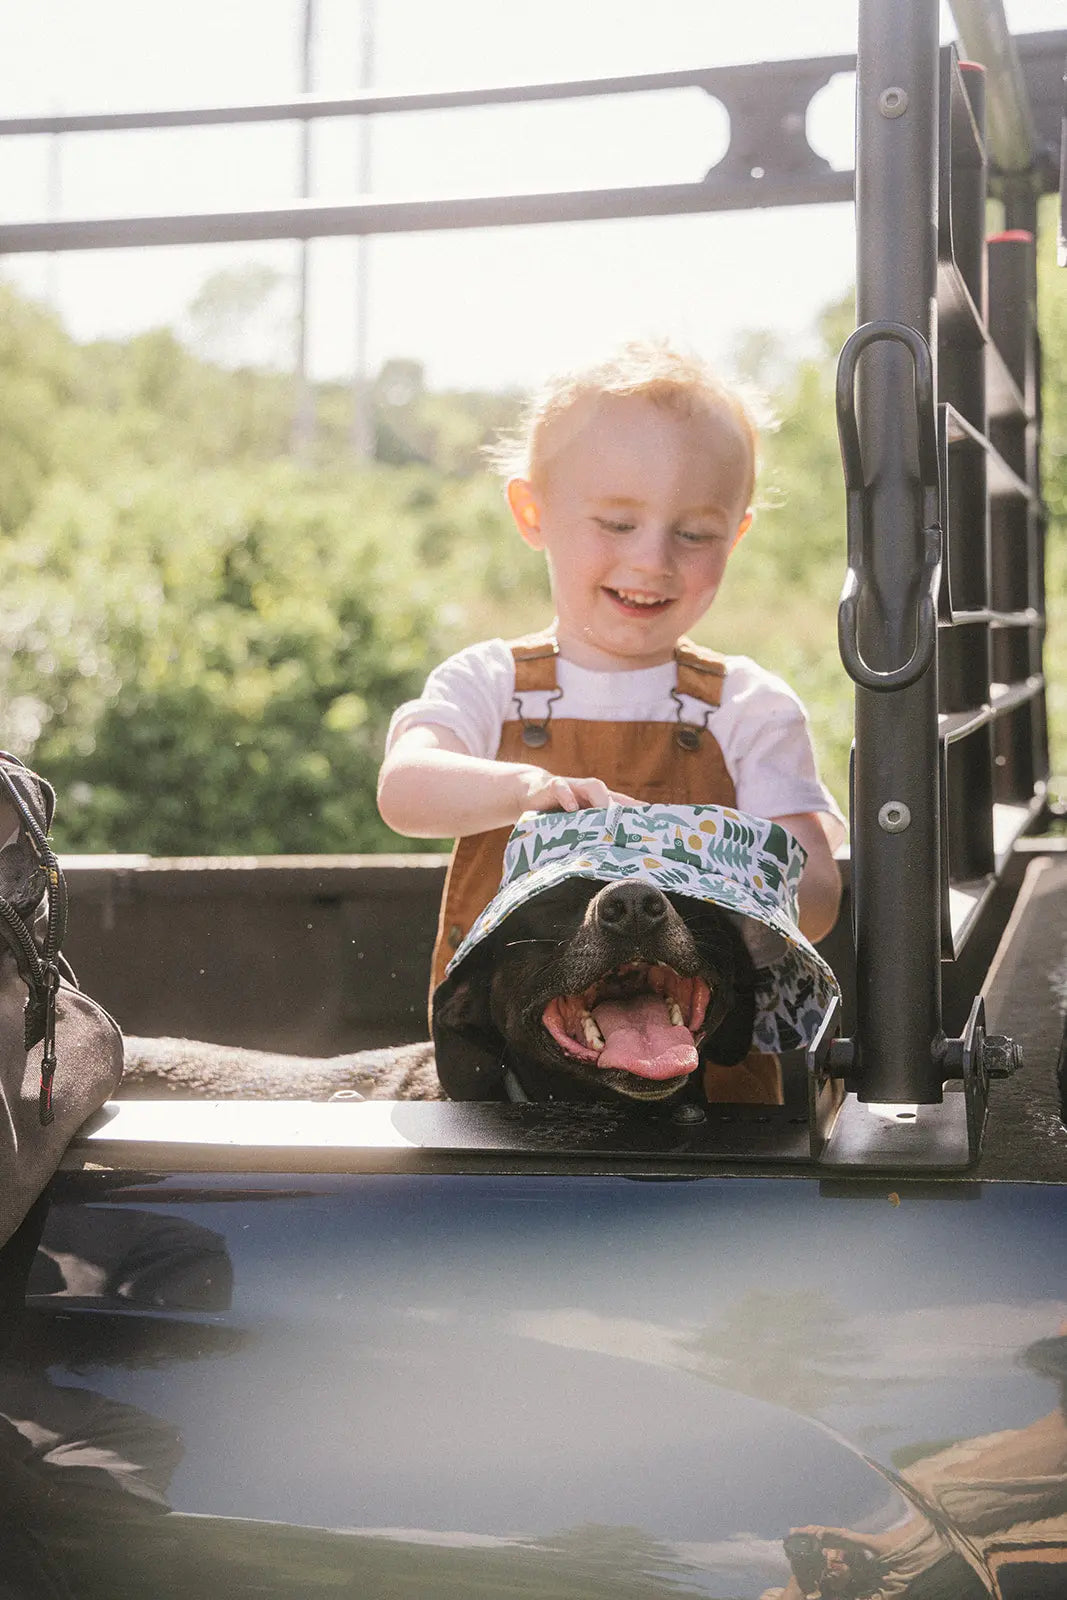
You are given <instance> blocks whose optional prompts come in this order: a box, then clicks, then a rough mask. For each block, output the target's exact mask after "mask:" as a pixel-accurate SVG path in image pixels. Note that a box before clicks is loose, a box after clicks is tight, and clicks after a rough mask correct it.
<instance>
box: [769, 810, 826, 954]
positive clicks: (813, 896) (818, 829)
mask: <svg viewBox="0 0 1067 1600" xmlns="http://www.w3.org/2000/svg"><path fill="white" fill-rule="evenodd" d="M774 821H775V822H780V823H781V824H782V827H783V828H788V830H789V832H790V833H791V834H792V835H793V837H794V839H799V841H800V843H801V844H802V845H803V846H804V848H805V850H806V851H807V852H808V859H807V861H806V862H805V864H804V875H803V877H802V878H801V880H800V892H799V894H798V896H797V898H798V901H799V905H800V931H801V933H803V934H805V935H806V936H807V937H808V938H809V939H810V940H811V942H812V943H813V944H815V943H816V942H817V941H818V940H819V939H822V938H825V936H826V935H827V934H828V933H829V932H830V929H831V928H832V927H833V925H834V923H835V922H836V921H837V913H838V910H839V908H840V905H841V874H840V873H839V872H838V870H837V863H836V862H835V860H834V857H833V852H832V851H831V849H830V846H829V843H828V841H827V838H826V832H825V829H824V828H823V825H822V821H821V819H820V817H819V815H818V813H817V812H814V811H802V812H798V813H796V814H795V815H793V816H790V817H775V818H774Z"/></svg>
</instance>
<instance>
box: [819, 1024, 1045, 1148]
mask: <svg viewBox="0 0 1067 1600" xmlns="http://www.w3.org/2000/svg"><path fill="white" fill-rule="evenodd" d="M836 1024H837V1007H836V1005H835V1006H833V1007H831V1009H830V1010H829V1011H828V1012H827V1014H826V1017H825V1019H824V1022H823V1025H822V1027H821V1028H820V1030H819V1032H818V1034H817V1035H816V1037H815V1039H814V1041H813V1042H812V1045H811V1047H810V1049H809V1050H808V1124H809V1135H810V1140H811V1158H812V1160H813V1161H816V1162H818V1163H819V1165H820V1166H824V1167H833V1168H837V1169H841V1168H848V1169H851V1170H853V1171H863V1172H871V1171H879V1170H886V1169H889V1170H897V1171H900V1172H903V1173H909V1172H923V1171H929V1172H935V1171H959V1170H961V1169H964V1168H967V1167H972V1166H973V1165H974V1164H975V1162H976V1161H977V1160H978V1158H979V1156H980V1155H981V1153H982V1137H983V1134H984V1132H985V1124H986V1115H987V1111H988V1103H989V1084H990V1081H991V1080H992V1079H994V1078H1006V1077H1010V1076H1011V1074H1012V1073H1013V1072H1015V1071H1017V1069H1018V1068H1019V1067H1020V1066H1021V1064H1022V1055H1021V1051H1020V1050H1019V1047H1018V1045H1017V1044H1016V1043H1015V1041H1014V1040H1012V1039H1008V1038H1005V1037H1003V1036H1002V1035H998V1034H992V1035H991V1034H987V1033H986V1025H985V1002H984V1000H983V998H982V996H981V995H978V997H977V998H976V999H975V1001H974V1004H973V1005H972V1007H971V1012H970V1016H969V1017H968V1018H967V1026H966V1027H965V1028H964V1030H963V1035H962V1037H961V1038H959V1039H945V1040H943V1042H942V1043H941V1045H940V1047H939V1049H938V1051H937V1054H938V1058H939V1062H940V1065H941V1067H942V1069H943V1071H944V1075H945V1080H946V1093H945V1094H944V1096H943V1098H942V1100H941V1103H940V1104H939V1105H916V1106H910V1105H909V1106H904V1105H900V1106H872V1105H869V1104H867V1103H866V1102H864V1101H861V1100H860V1099H859V1097H858V1095H857V1094H856V1093H855V1092H854V1090H850V1091H849V1092H848V1093H845V1092H844V1090H845V1081H844V1075H846V1074H847V1077H848V1081H849V1083H851V1084H855V1082H856V1078H855V1076H854V1066H855V1046H854V1044H853V1042H852V1041H851V1040H850V1039H839V1038H837V1037H835V1033H836ZM835 1073H838V1074H842V1076H840V1077H836V1076H835V1075H834V1074H835ZM956 1080H958V1081H956Z"/></svg>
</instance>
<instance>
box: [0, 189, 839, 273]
mask: <svg viewBox="0 0 1067 1600" xmlns="http://www.w3.org/2000/svg"><path fill="white" fill-rule="evenodd" d="M851 196H852V173H851V172H832V171H829V170H827V171H826V172H821V173H814V174H803V175H801V176H798V177H795V178H792V179H789V180H783V179H773V180H771V179H759V178H728V179H724V180H717V179H715V178H714V177H711V178H708V179H706V180H705V181H704V182H702V183H673V184H659V185H646V186H642V187H639V188H634V189H576V190H569V191H564V192H563V193H557V194H520V195H488V196H484V197H481V196H479V197H475V198H471V199H466V198H464V199H453V200H374V201H366V202H364V203H362V204H357V205H324V204H321V203H319V202H317V201H316V202H309V203H307V204H305V205H285V206H271V207H267V208H264V209H261V210H257V211H220V212H211V211H209V212H202V213H200V214H199V215H195V216H156V217H101V218H88V219H82V220H78V221H71V222H6V223H2V224H0V255H24V254H32V253H34V252H36V251H57V250H108V249H111V250H115V249H123V248H127V247H132V246H138V247H140V246H145V245H170V244H219V243H224V242H230V241H235V240H251V239H318V238H327V237H341V236H344V235H352V234H386V233H427V232H434V231H437V230H439V229H444V228H449V229H459V228H500V227H514V226H522V225H529V224H532V223H544V222H588V221H593V220H598V219H599V220H606V219H611V218H617V217H666V216H681V215H687V214H691V213H699V212H710V211H739V210H745V209H749V208H755V207H762V206H790V205H808V204H812V203H826V202H830V201H835V200H848V199H850V198H851Z"/></svg>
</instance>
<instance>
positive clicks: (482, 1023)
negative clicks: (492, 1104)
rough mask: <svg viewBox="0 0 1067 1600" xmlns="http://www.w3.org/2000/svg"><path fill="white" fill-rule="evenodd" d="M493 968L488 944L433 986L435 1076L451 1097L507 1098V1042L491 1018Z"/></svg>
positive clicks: (475, 1098)
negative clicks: (504, 1064)
mask: <svg viewBox="0 0 1067 1600" xmlns="http://www.w3.org/2000/svg"><path fill="white" fill-rule="evenodd" d="M492 975H493V968H492V964H491V962H490V961H489V959H488V953H487V949H486V946H484V945H483V946H482V947H481V949H476V950H473V951H472V952H471V954H470V955H469V956H468V957H467V959H466V960H465V961H464V962H463V964H462V968H461V970H460V971H459V972H458V973H457V974H456V975H455V977H451V978H445V980H444V982H443V983H439V984H438V985H437V988H436V989H435V990H434V996H433V1044H434V1056H435V1058H436V1062H437V1076H438V1078H439V1079H440V1080H441V1087H442V1089H443V1090H444V1091H445V1093H446V1094H447V1095H448V1098H449V1099H450V1100H506V1099H507V1094H506V1092H505V1089H504V1075H503V1072H502V1070H501V1063H502V1061H503V1059H504V1041H503V1039H502V1038H501V1037H500V1034H499V1033H498V1032H497V1030H496V1028H494V1026H493V1023H492V1019H491V1017H490V1004H489V1003H490V993H489V988H490V983H491V982H492Z"/></svg>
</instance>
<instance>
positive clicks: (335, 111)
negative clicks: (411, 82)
mask: <svg viewBox="0 0 1067 1600" xmlns="http://www.w3.org/2000/svg"><path fill="white" fill-rule="evenodd" d="M855 65H856V58H855V57H854V56H851V55H841V56H820V57H805V58H802V59H799V60H796V61H767V62H753V63H747V64H744V65H741V66H731V67H688V68H684V69H681V70H678V71H675V72H645V73H635V74H632V75H630V76H627V77H615V78H573V79H568V80H563V81H560V82H558V83H513V84H500V85H497V86H496V87H495V88H486V89H437V90H421V91H417V92H405V93H399V94H397V93H394V94H390V93H383V92H382V91H381V90H374V91H373V92H368V93H366V94H355V95H345V96H343V97H340V98H337V97H327V96H323V95H298V96H296V97H295V98H294V99H292V100H273V101H264V102H260V103H254V104H244V105H230V106H192V107H171V108H164V109H162V110H158V111H72V112H53V113H51V114H42V115H39V116H22V117H0V135H5V134H6V135H10V134H42V133H94V132H96V133H99V132H107V131H112V132H114V131H118V130H126V131H129V130H130V129H134V128H191V127H209V126H211V125H214V124H219V123H231V122H295V121H305V120H309V119H312V118H320V117H369V116H375V117H381V116H389V115H392V114H394V113H405V112H411V111H451V110H458V109H460V108H462V107H464V106H498V105H521V104H527V103H529V102H532V101H545V100H585V99H590V98H593V97H594V96H601V95H613V94H648V93H649V92H652V91H656V90H665V89H694V88H695V89H703V90H705V91H706V92H707V93H708V94H711V95H714V96H716V97H717V98H725V97H727V96H728V95H731V94H732V92H733V91H734V90H740V91H741V92H744V91H745V90H746V89H749V88H750V87H757V86H758V88H759V90H760V92H761V93H762V94H763V95H764V96H766V95H768V94H769V93H770V92H771V91H770V81H771V80H775V81H777V80H781V81H782V82H784V83H789V84H790V85H795V84H796V83H797V82H798V80H799V81H804V80H808V81H811V82H812V83H813V85H814V87H813V90H812V92H813V93H814V92H815V89H818V88H820V87H821V86H822V84H824V83H827V82H828V81H829V80H830V78H832V77H833V76H834V75H835V74H836V73H839V72H852V71H853V70H854V68H855Z"/></svg>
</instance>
